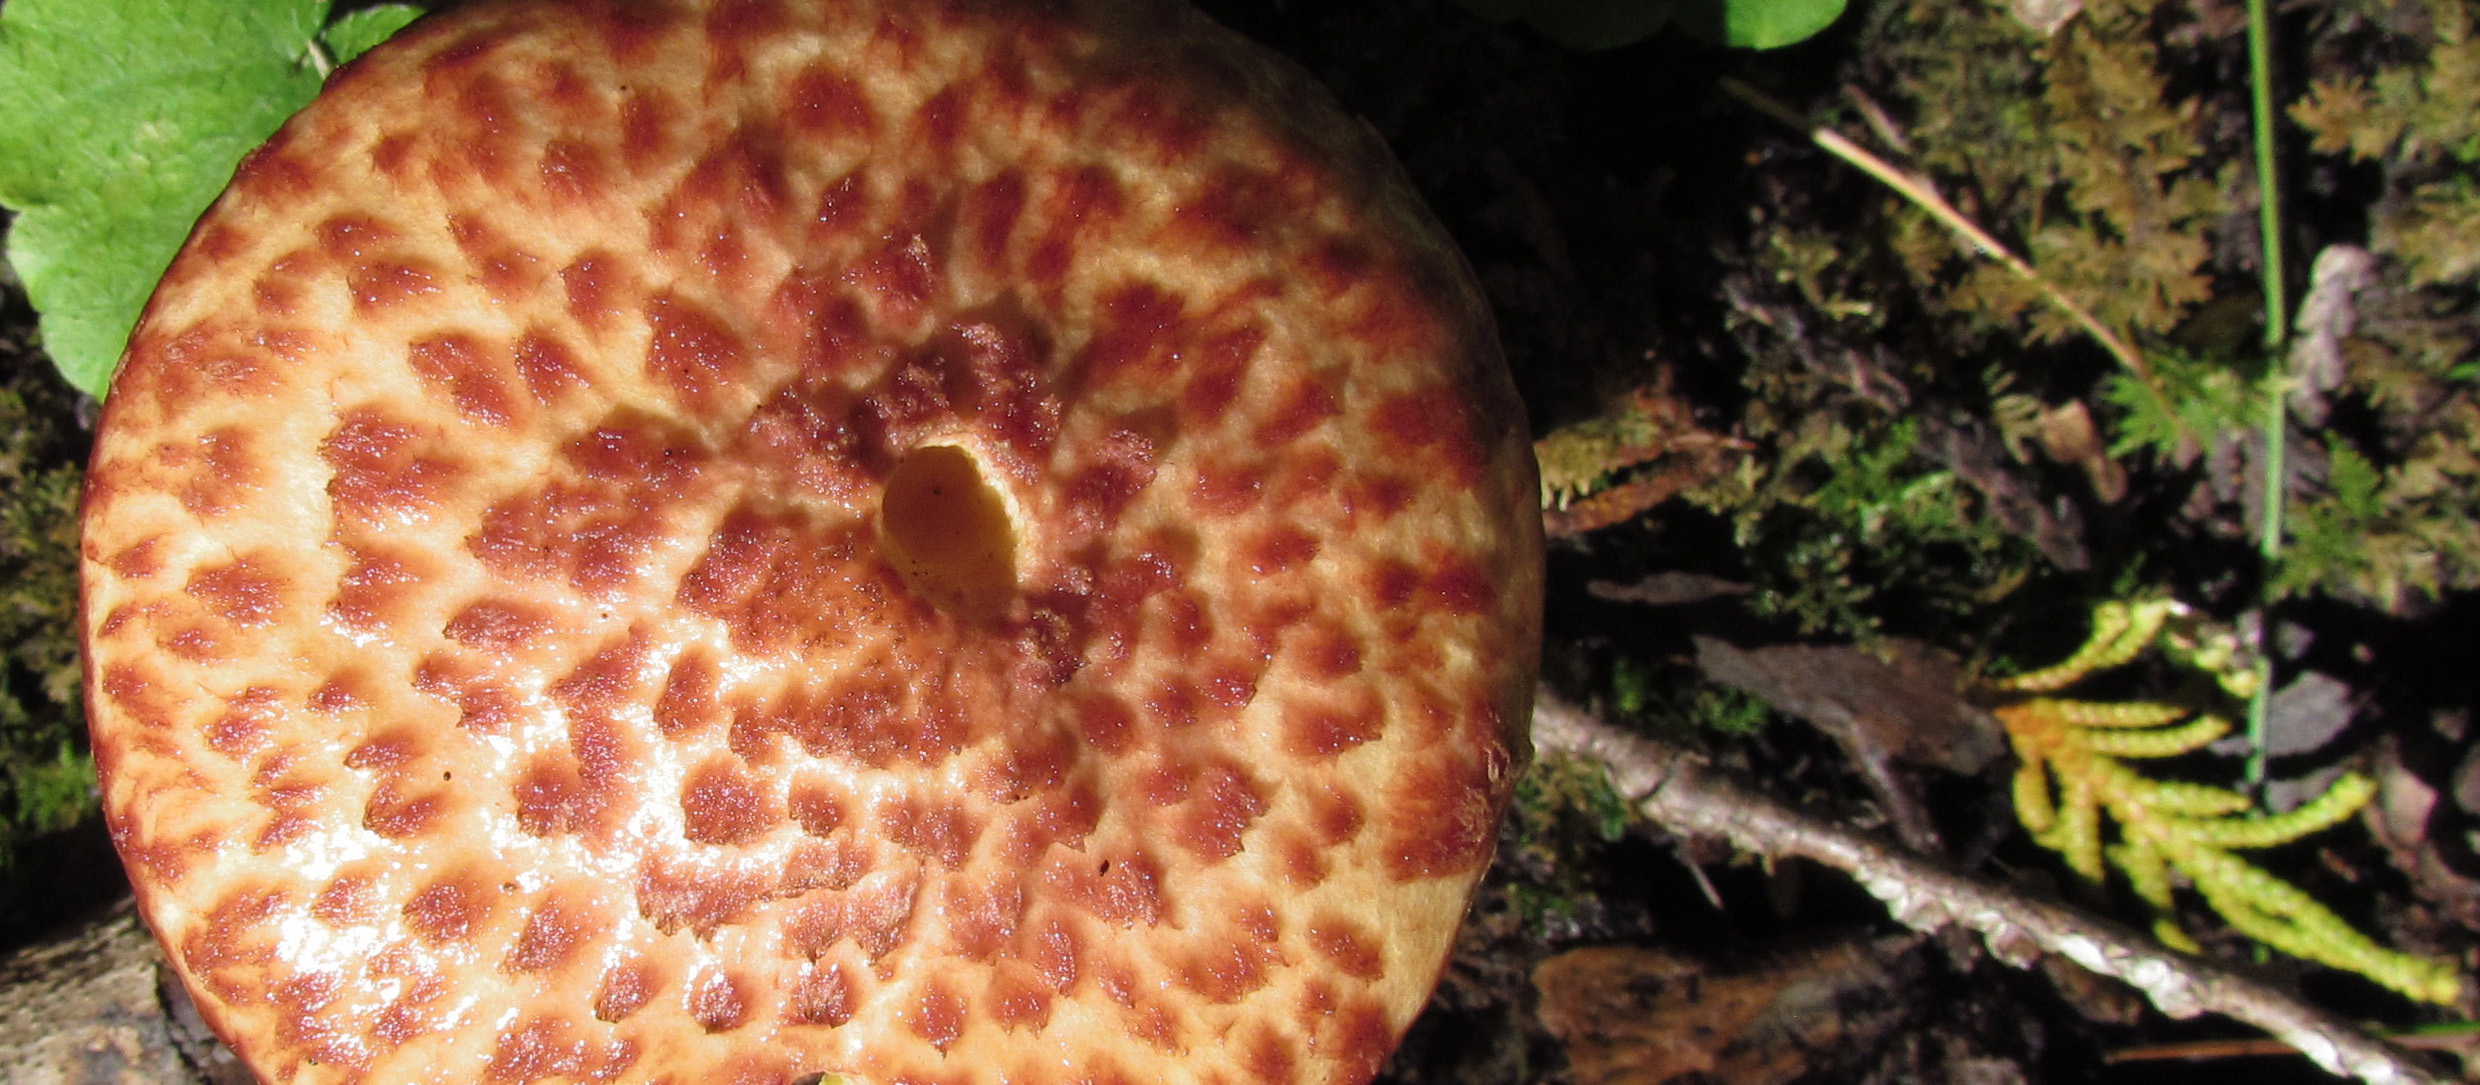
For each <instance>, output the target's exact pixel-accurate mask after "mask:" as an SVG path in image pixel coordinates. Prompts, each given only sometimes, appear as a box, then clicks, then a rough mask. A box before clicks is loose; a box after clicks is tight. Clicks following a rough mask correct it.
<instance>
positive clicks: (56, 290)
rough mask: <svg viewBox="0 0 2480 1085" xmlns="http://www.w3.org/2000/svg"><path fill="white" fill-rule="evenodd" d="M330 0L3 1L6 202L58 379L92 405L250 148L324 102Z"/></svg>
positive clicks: (0, 75)
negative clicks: (323, 25)
mask: <svg viewBox="0 0 2480 1085" xmlns="http://www.w3.org/2000/svg"><path fill="white" fill-rule="evenodd" d="M326 14H327V2H326V0H9V3H8V5H7V7H6V8H5V10H4V11H0V204H7V205H8V206H10V207H12V208H15V209H16V210H17V212H18V219H17V223H16V226H15V227H14V229H13V230H12V231H11V236H10V238H9V259H10V260H11V262H13V263H14V264H15V266H16V268H17V272H18V274H19V275H20V276H21V277H22V278H23V279H24V281H25V284H26V293H27V296H28V298H29V299H31V300H32V301H33V302H34V306H35V309H36V310H37V311H38V312H39V313H40V314H41V315H42V324H43V337H44V346H45V349H46V350H48V351H49V352H50V354H51V356H52V361H53V364H55V365H57V366H59V367H60V371H61V374H62V375H63V376H65V377H67V378H68V379H69V383H71V384H73V385H76V386H77V387H78V388H79V389H81V390H84V391H85V392H87V393H89V394H91V395H95V396H98V397H100V396H101V395H103V393H104V390H105V388H106V386H107V385H108V384H109V383H110V380H111V376H112V370H113V367H114V366H115V365H116V364H118V362H119V360H120V354H121V349H122V347H123V345H124V344H125V343H126V342H127V340H128V337H129V330H130V328H131V326H133V325H134V324H136V323H137V319H138V312H139V310H140V309H142V308H143V307H144V306H145V304H146V299H147V297H148V295H149V294H151V293H152V292H153V291H154V288H155V281H156V280H157V279H159V278H161V277H162V276H163V272H164V268H165V267H166V266H167V265H169V264H170V263H171V262H172V256H173V254H174V253H175V252H176V251H178V250H179V249H180V246H181V242H182V240H183V239H184V238H186V237H188V236H189V230H190V226H191V224H192V223H194V222H196V221H197V219H198V215H199V213H200V212H201V211H204V210H205V209H206V206H207V204H208V203H210V202H212V201H213V200H214V199H215V196H216V194H217V193H218V192H220V191H222V190H223V188H224V185H225V184H226V183H227V182H228V181H230V180H231V179H232V171H233V166H234V164H235V163H238V162H239V161H240V160H241V156H242V154H243V153H245V152H247V151H248V150H249V149H250V148H252V147H255V146H257V145H258V144H259V143H261V142H263V141H265V140H266V138H267V137H268V136H269V135H270V134H272V133H273V132H274V131H275V130H276V128H277V126H278V125H281V124H282V123H283V122H284V119H285V118H286V117H289V116H291V115H292V114H293V113H294V111H296V110H298V109H300V108H301V107H302V106H303V105H304V104H306V103H308V102H309V101H310V99H311V98H312V97H313V96H315V95H316V94H317V93H318V89H319V73H318V72H317V71H316V70H314V68H313V67H312V65H311V63H310V40H311V35H312V34H313V33H314V32H316V30H317V29H318V26H319V23H320V22H321V21H322V20H323V19H324V18H325V17H326Z"/></svg>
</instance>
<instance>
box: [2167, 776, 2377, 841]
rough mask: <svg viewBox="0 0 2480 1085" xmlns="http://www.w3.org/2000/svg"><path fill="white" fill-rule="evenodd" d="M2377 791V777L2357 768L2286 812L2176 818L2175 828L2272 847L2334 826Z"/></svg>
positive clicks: (2204, 837) (2189, 833)
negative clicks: (2364, 774) (2204, 817)
mask: <svg viewBox="0 0 2480 1085" xmlns="http://www.w3.org/2000/svg"><path fill="white" fill-rule="evenodd" d="M2376 794H2377V784H2376V781H2374V780H2371V779H2369V778H2368V777H2365V776H2362V775H2360V774H2358V773H2356V772H2353V773H2345V774H2343V776H2342V777H2341V778H2340V779H2337V780H2335V781H2334V784H2333V786H2332V787H2329V788H2326V789H2325V793H2324V794H2322V795H2318V796H2317V797H2316V798H2314V799H2311V800H2309V801H2307V802H2305V803H2301V804H2300V805H2299V806H2297V807H2295V808H2293V809H2291V810H2288V811H2285V812H2283V813H2279V814H2268V815H2265V816H2262V817H2250V818H2209V819H2186V818H2181V819H2176V820H2175V821H2174V822H2173V824H2175V825H2176V826H2177V828H2176V829H2175V830H2174V831H2176V832H2178V833H2179V834H2180V835H2184V836H2189V837H2192V838H2194V839H2195V840H2198V841H2201V842H2203V843H2206V844H2211V845H2214V846H2216V847H2223V848H2270V847H2275V846H2277V845H2281V844H2288V843H2290V842H2291V841H2293V840H2297V839H2299V838H2300V837H2303V836H2306V835H2308V834H2309V833H2313V832H2316V831H2318V830H2321V829H2327V828H2331V827H2332V826H2334V825H2336V824H2338V823H2340V822H2341V821H2342V820H2343V819H2344V818H2348V817H2350V816H2351V815H2353V814H2356V813H2358V812H2359V808H2360V807H2363V806H2366V805H2368V800H2369V799H2371V798H2374V797H2376Z"/></svg>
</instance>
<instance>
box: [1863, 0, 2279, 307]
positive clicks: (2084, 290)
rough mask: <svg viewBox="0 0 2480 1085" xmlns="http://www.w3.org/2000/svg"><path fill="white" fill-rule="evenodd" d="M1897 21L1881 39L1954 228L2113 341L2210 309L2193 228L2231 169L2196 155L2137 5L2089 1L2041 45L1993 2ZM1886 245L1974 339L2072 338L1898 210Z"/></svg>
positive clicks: (2013, 279)
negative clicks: (2039, 282) (2113, 335)
mask: <svg viewBox="0 0 2480 1085" xmlns="http://www.w3.org/2000/svg"><path fill="white" fill-rule="evenodd" d="M1895 10H1896V15H1895V16H1894V18H1893V19H1891V20H1889V23H1888V25H1886V26H1884V27H1883V28H1882V29H1881V33H1883V34H1884V35H1885V38H1886V44H1887V49H1886V56H1887V62H1888V65H1889V68H1890V69H1891V70H1893V71H1895V72H1898V73H1901V74H1899V75H1897V76H1895V77H1894V78H1893V79H1892V80H1891V82H1892V90H1893V92H1894V93H1895V94H1896V95H1897V96H1898V98H1897V103H1896V104H1899V105H1900V106H1901V107H1902V110H1903V112H1905V113H1906V114H1908V123H1907V131H1908V134H1909V138H1910V141H1911V142H1912V144H1913V146H1914V147H1915V148H1917V149H1918V156H1917V164H1918V165H1919V166H1921V167H1925V168H1926V169H1927V170H1928V172H1929V173H1930V174H1932V175H1933V176H1935V177H1936V178H1938V179H1939V181H1940V184H1941V187H1942V188H1943V189H1945V190H1946V193H1947V195H1948V196H1949V197H1950V198H1951V199H1954V200H1955V201H1956V203H1957V204H1958V205H1959V206H1960V207H1962V208H1963V209H1964V210H1965V211H1966V213H1967V214H1970V215H1972V216H1973V217H1974V218H1976V219H1978V220H1979V221H1980V222H1981V223H1982V224H1983V225H1987V226H1995V227H1997V228H1998V230H1999V231H2000V235H2001V238H2002V240H2004V241H2006V242H2007V243H2008V244H2009V245H2011V246H2012V247H2014V248H2015V249H2016V251H2017V252H2019V253H2021V254H2022V255H2024V256H2025V258H2026V259H2028V260H2030V261H2031V263H2032V265H2033V266H2034V267H2035V268H2036V269H2038V270H2039V271H2040V273H2041V274H2042V276H2043V277H2045V278H2047V279H2049V280H2050V281H2051V282H2053V283H2056V284H2057V285H2058V286H2059V287H2060V288H2062V289H2063V290H2064V291H2065V292H2066V293H2067V294H2068V295H2069V296H2071V297H2073V298H2075V299H2076V300H2078V301H2079V302H2081V303H2083V304H2084V305H2085V306H2087V307H2088V308H2090V309H2091V310H2092V311H2093V313H2094V314H2095V315H2096V316H2098V317H2099V318H2100V319H2101V321H2102V323H2104V324H2106V325H2108V326H2110V327H2112V328H2115V329H2118V330H2119V331H2120V332H2121V333H2122V334H2126V333H2138V334H2143V333H2150V334H2166V333H2168V332H2169V331H2170V330H2171V329H2173V328H2175V327H2177V326H2178V325H2179V324H2180V323H2181V322H2182V321H2184V320H2185V319H2186V318H2187V317H2188V316H2189V314H2191V313H2192V312H2193V311H2194V310H2195V309H2196V307H2197V306H2199V305H2200V304H2202V303H2203V302H2205V301H2206V300H2208V299H2209V298H2210V297H2211V296H2212V279H2211V275H2210V267H2209V265H2210V262H2211V259H2212V256H2213V251H2212V245H2211V239H2210V235H2209V231H2210V229H2211V228H2212V227H2213V226H2214V225H2215V224H2216V222H2217V220H2218V219H2219V218H2220V217H2221V216H2222V215H2224V214H2226V213H2228V212H2229V210H2230V209H2231V208H2230V205H2229V202H2228V201H2226V200H2225V199H2224V198H2223V196H2222V194H2223V193H2224V192H2227V191H2230V190H2231V188H2232V184H2233V178H2234V177H2235V174H2232V173H2230V172H2227V171H2229V170H2231V169H2232V168H2233V167H2234V166H2235V163H2234V162H2232V161H2231V160H2230V159H2229V157H2228V156H2227V155H2226V154H2222V153H2218V152H2217V151H2216V150H2215V149H2213V148H2210V147H2209V145H2208V143H2207V141H2206V139H2205V132H2204V125H2205V123H2206V121H2205V116H2206V112H2207V111H2206V110H2204V109H2203V108H2201V104H2200V103H2199V102H2196V101H2192V100H2187V101H2183V100H2179V99H2177V98H2175V97H2173V95H2172V94H2171V92H2170V89H2169V87H2168V85H2167V81H2166V80H2165V79H2164V78H2163V75H2162V72H2161V68H2162V57H2161V54H2162V46H2161V45H2160V44H2159V41H2158V33H2159V24H2160V20H2157V19H2156V18H2155V14H2154V11H2153V5H2151V4H2148V3H2143V2H2140V0H2090V2H2087V3H2085V4H2084V5H2083V13H2082V14H2081V15H2080V16H2079V17H2077V18H2075V19H2073V20H2070V21H2069V22H2068V23H2067V24H2066V25H2065V26H2064V27H2063V28H2062V29H2060V30H2059V31H2058V32H2057V33H2055V34H2051V35H2047V36H2043V35H2040V34H2037V33H2035V32H2033V31H2031V30H2029V29H2027V28H2025V27H2024V26H2023V25H2022V24H2021V23H2020V22H2018V21H2017V20H2016V19H2015V18H2014V17H2013V16H2012V15H2010V14H2008V12H2007V11H2006V10H2005V6H2004V5H2001V4H1996V3H1989V2H1973V0H1967V2H1963V3H1955V2H1952V0H1912V2H1910V3H1907V4H1902V5H1897V7H1896V9H1895ZM1889 240H1890V242H1891V243H1892V245H1893V247H1894V248H1895V250H1896V251H1897V252H1898V253H1899V254H1900V256H1901V257H1902V261H1903V265H1904V267H1905V268H1906V269H1907V270H1908V271H1909V272H1910V274H1911V276H1912V278H1913V280H1914V282H1915V284H1916V285H1917V286H1918V287H1919V288H1920V289H1921V290H1923V291H1924V292H1925V293H1926V294H1928V295H1929V296H1930V298H1931V299H1932V301H1933V303H1934V304H1935V305H1937V306H1938V307H1940V308H1942V309H1945V310H1948V311H1951V312H1953V313H1956V314H1959V315H1962V316H1964V317H1966V318H1968V319H1969V321H1970V323H1971V324H1972V326H1974V327H1975V328H1977V329H1978V330H1980V331H1982V332H2004V333H2014V332H2022V333H2024V334H2026V335H2027V336H2028V337H2029V338H2030V339H2031V340H2032V341H2034V342H2048V341H2056V340H2065V339H2071V338H2074V337H2076V336H2078V335H2080V334H2081V332H2080V331H2079V329H2077V328H2076V327H2075V325H2074V324H2073V323H2072V322H2071V321H2070V320H2069V319H2068V318H2067V317H2066V316H2065V315H2064V314H2062V313H2060V312H2058V311H2057V310H2056V309H2055V308H2053V307H2051V306H2049V305H2046V304H2044V303H2043V301H2042V299H2041V297H2040V295H2039V293H2038V292H2037V290H2036V289H2035V288H2034V287H2033V286H2032V285H2031V284H2029V283H2026V282H2025V281H2023V280H2022V279H2021V278H2019V277H2017V276H2015V275H2013V274H2011V273H2009V272H2007V271H2006V270H2005V269H2003V268H2001V267H1998V266H1997V265H1994V264H1991V263H1988V262H1986V261H1982V260H1978V259H1975V258H1973V257H1972V256H1971V255H1970V254H1968V253H1966V252H1964V251H1962V250H1961V249H1960V248H1958V247H1957V245H1956V243H1955V241H1954V239H1953V237H1952V235H1950V234H1948V233H1947V232H1946V231H1945V230H1944V229H1943V228H1941V227H1939V226H1937V225H1935V224H1934V223H1932V222H1931V221H1930V220H1929V219H1928V217H1927V215H1926V214H1925V213H1924V212H1920V211H1918V210H1917V209H1910V208H1906V209H1904V210H1902V211H1899V212H1898V213H1897V214H1896V215H1895V216H1894V219H1893V222H1892V223H1891V229H1890V231H1889Z"/></svg>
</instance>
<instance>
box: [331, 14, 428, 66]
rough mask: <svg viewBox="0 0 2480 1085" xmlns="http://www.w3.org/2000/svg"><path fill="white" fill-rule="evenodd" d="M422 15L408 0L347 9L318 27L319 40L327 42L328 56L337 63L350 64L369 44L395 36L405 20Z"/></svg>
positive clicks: (368, 49)
mask: <svg viewBox="0 0 2480 1085" xmlns="http://www.w3.org/2000/svg"><path fill="white" fill-rule="evenodd" d="M421 17H422V9H421V8H418V7H415V6H413V5H411V4H381V5H379V6H378V7H375V8H363V9H362V10H360V11H348V12H346V13H344V14H342V15H339V16H337V17H336V21H335V22H332V23H329V24H327V29H325V30H322V31H319V41H320V43H322V44H324V45H326V46H327V52H328V55H329V56H332V57H334V58H335V60H336V63H338V64H350V63H352V62H353V58H354V57H357V56H360V55H362V54H363V53H367V52H369V51H370V47H371V46H374V45H377V44H379V43H380V42H383V41H386V40H388V39H389V38H392V37H395V36H396V32H397V31H399V30H403V29H404V28H405V27H406V25H407V24H409V23H411V22H413V21H414V20H415V19H419V18H421Z"/></svg>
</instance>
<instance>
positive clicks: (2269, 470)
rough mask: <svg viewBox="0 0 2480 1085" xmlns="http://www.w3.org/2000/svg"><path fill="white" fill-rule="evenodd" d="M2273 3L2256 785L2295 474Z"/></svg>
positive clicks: (2267, 31)
mask: <svg viewBox="0 0 2480 1085" xmlns="http://www.w3.org/2000/svg"><path fill="white" fill-rule="evenodd" d="M2271 6H2272V5H2271V4H2270V3H2269V0H2248V3H2247V11H2248V92H2249V97H2250V98H2251V99H2253V106H2254V109H2253V112H2254V114H2255V121H2256V223H2257V228H2256V232H2257V234H2258V235H2259V236H2260V237H2261V238H2262V240H2263V242H2264V268H2263V273H2264V290H2265V357H2266V359H2267V364H2268V365H2269V366H2271V367H2272V374H2273V379H2272V380H2271V381H2270V382H2269V383H2270V387H2269V388H2268V392H2269V394H2268V395H2267V396H2266V397H2265V417H2264V422H2263V426H2264V440H2265V465H2264V466H2265V488H2264V495H2263V499H2262V504H2263V506H2264V513H2263V519H2262V522H2261V524H2260V525H2259V528H2258V531H2257V535H2256V552H2257V555H2258V556H2259V557H2260V558H2261V559H2262V565H2263V568H2264V583H2265V588H2264V595H2263V597H2262V608H2261V609H2262V611H2263V614H2264V620H2263V622H2262V623H2260V625H2259V630H2258V633H2257V653H2256V689H2255V691H2254V693H2253V694H2252V695H2250V696H2249V697H2248V720H2247V732H2248V759H2247V781H2248V786H2250V787H2257V786H2260V785H2262V784H2263V783H2264V781H2265V748H2266V745H2267V734H2266V729H2267V721H2268V720H2269V719H2270V717H2271V715H2272V705H2273V650H2272V634H2273V616H2272V604H2273V587H2272V585H2273V580H2274V577H2273V571H2274V568H2275V566H2276V565H2277V564H2278V563H2279V562H2280V561H2281V560H2282V511H2283V510H2282V506H2283V503H2284V502H2285V501H2286V500H2287V498H2288V487H2287V486H2286V482H2287V476H2288V475H2289V473H2290V472H2289V470H2288V469H2287V467H2286V465H2285V464H2284V463H2283V459H2284V448H2283V445H2284V444H2285V440H2284V439H2285V437H2286V436H2287V430H2288V429H2289V419H2290V409H2289V405H2290V392H2289V382H2288V381H2287V380H2285V379H2284V378H2285V376H2286V375H2287V374H2286V372H2285V371H2286V370H2287V369H2288V362H2287V360H2286V358H2285V357H2284V355H2285V353H2286V352H2285V350H2284V348H2285V347H2286V346H2288V345H2289V343H2290V308H2291V307H2290V298H2289V296H2288V291H2287V289H2286V287H2285V284H2284V281H2283V269H2282V190H2281V188H2280V180H2279V177H2278V176H2277V174H2276V169H2277V167H2278V166H2279V162H2278V161H2277V158H2276V155H2275V152H2274V129H2273V118H2274V113H2273V17H2272V13H2271V11H2270V10H2269V9H2270V8H2271Z"/></svg>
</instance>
